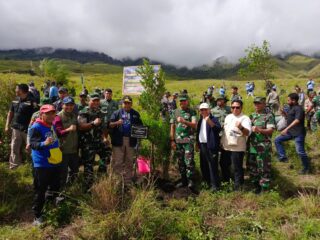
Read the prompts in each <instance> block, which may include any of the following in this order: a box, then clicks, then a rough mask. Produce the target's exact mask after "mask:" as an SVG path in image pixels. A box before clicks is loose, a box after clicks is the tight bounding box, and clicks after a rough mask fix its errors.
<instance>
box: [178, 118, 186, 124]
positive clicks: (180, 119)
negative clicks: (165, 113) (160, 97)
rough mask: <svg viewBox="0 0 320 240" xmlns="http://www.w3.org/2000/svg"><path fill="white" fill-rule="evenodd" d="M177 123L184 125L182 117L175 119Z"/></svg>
mask: <svg viewBox="0 0 320 240" xmlns="http://www.w3.org/2000/svg"><path fill="white" fill-rule="evenodd" d="M177 122H178V123H184V122H185V120H184V118H183V117H178V118H177Z"/></svg>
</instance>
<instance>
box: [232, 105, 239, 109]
mask: <svg viewBox="0 0 320 240" xmlns="http://www.w3.org/2000/svg"><path fill="white" fill-rule="evenodd" d="M240 108H241V107H238V106H237V107H235V106H234V107H231V109H240Z"/></svg>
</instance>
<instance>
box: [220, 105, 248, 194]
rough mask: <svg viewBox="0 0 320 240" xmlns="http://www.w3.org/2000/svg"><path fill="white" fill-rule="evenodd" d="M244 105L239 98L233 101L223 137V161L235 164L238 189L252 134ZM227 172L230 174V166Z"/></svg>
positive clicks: (237, 188)
mask: <svg viewBox="0 0 320 240" xmlns="http://www.w3.org/2000/svg"><path fill="white" fill-rule="evenodd" d="M242 107H243V102H242V101H241V100H239V99H236V100H233V101H232V102H231V111H232V113H231V114H229V115H228V116H227V117H226V119H225V121H224V131H223V135H222V138H221V143H222V148H223V149H224V151H225V154H223V158H224V159H223V161H224V162H225V163H231V164H232V165H233V168H234V188H235V190H236V191H238V190H241V188H242V185H243V182H244V171H243V158H244V153H245V152H246V148H247V139H248V137H249V136H250V134H251V120H250V118H249V117H248V116H246V115H244V114H243V113H242ZM226 173H227V175H229V176H230V166H228V168H227V170H226ZM229 178H230V177H229Z"/></svg>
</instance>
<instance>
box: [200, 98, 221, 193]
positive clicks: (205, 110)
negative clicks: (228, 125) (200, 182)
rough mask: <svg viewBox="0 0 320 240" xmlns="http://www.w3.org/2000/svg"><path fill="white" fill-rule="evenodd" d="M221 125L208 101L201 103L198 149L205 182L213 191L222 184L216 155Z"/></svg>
mask: <svg viewBox="0 0 320 240" xmlns="http://www.w3.org/2000/svg"><path fill="white" fill-rule="evenodd" d="M220 131H221V126H220V123H219V121H218V119H217V118H215V117H214V116H213V115H212V114H211V113H210V106H209V104H208V103H202V104H201V105H200V120H199V121H198V124H197V135H196V139H197V149H200V168H201V174H202V177H203V179H204V180H205V182H207V184H208V185H209V186H210V188H211V190H212V191H213V192H215V191H217V190H218V189H219V186H220V178H219V170H218V158H216V157H215V155H217V154H218V151H219V144H220V141H219V140H220V138H219V132H220Z"/></svg>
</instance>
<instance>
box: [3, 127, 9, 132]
mask: <svg viewBox="0 0 320 240" xmlns="http://www.w3.org/2000/svg"><path fill="white" fill-rule="evenodd" d="M4 133H5V134H9V127H7V126H6V127H5V129H4Z"/></svg>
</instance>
